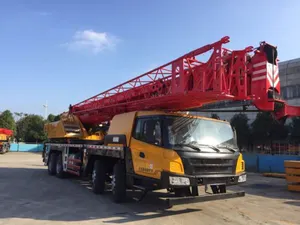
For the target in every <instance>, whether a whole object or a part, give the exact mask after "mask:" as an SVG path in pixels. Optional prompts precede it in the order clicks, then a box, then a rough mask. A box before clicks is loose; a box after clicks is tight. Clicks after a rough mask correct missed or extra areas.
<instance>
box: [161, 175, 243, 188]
mask: <svg viewBox="0 0 300 225" xmlns="http://www.w3.org/2000/svg"><path fill="white" fill-rule="evenodd" d="M170 177H184V178H188V179H189V184H184V185H173V184H170ZM246 179H247V174H246V172H243V173H240V174H230V175H228V174H214V175H199V176H190V175H178V174H172V173H170V172H162V174H161V186H162V188H178V187H187V186H190V187H191V186H201V185H226V186H231V185H237V184H240V183H244V182H246Z"/></svg>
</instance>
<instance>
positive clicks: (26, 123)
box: [17, 115, 46, 142]
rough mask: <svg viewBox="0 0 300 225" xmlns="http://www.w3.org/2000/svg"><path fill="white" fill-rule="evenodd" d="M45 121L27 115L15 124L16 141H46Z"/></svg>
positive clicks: (39, 117)
mask: <svg viewBox="0 0 300 225" xmlns="http://www.w3.org/2000/svg"><path fill="white" fill-rule="evenodd" d="M44 125H45V121H44V120H43V117H41V116H38V115H27V116H25V117H23V118H21V119H20V120H19V121H18V122H17V140H18V141H24V142H41V141H44V140H45V139H46V134H45V132H44Z"/></svg>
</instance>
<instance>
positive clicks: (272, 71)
mask: <svg viewBox="0 0 300 225" xmlns="http://www.w3.org/2000/svg"><path fill="white" fill-rule="evenodd" d="M264 79H268V82H269V85H270V86H271V87H276V86H277V85H278V83H279V73H278V66H276V65H273V64H271V63H268V62H266V61H264V62H259V63H256V64H254V65H253V74H252V81H259V80H264Z"/></svg>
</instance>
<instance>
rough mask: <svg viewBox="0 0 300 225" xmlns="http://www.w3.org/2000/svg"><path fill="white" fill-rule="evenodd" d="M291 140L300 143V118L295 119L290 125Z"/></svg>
mask: <svg viewBox="0 0 300 225" xmlns="http://www.w3.org/2000/svg"><path fill="white" fill-rule="evenodd" d="M290 132H291V140H292V141H295V142H297V143H299V142H300V117H293V118H292V123H291V125H290Z"/></svg>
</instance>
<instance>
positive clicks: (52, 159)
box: [48, 152, 57, 176]
mask: <svg viewBox="0 0 300 225" xmlns="http://www.w3.org/2000/svg"><path fill="white" fill-rule="evenodd" d="M56 161H57V154H56V153H54V152H52V153H51V154H50V156H49V162H48V173H49V174H50V175H51V176H53V175H55V174H56Z"/></svg>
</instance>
